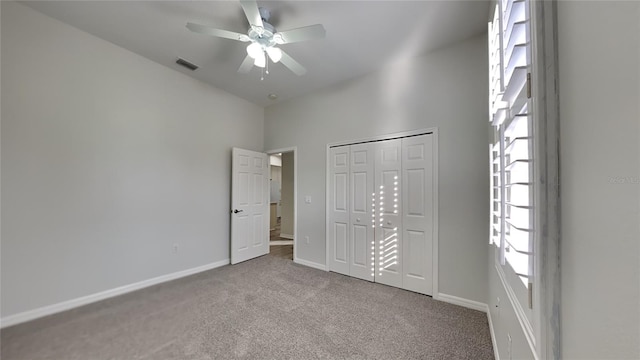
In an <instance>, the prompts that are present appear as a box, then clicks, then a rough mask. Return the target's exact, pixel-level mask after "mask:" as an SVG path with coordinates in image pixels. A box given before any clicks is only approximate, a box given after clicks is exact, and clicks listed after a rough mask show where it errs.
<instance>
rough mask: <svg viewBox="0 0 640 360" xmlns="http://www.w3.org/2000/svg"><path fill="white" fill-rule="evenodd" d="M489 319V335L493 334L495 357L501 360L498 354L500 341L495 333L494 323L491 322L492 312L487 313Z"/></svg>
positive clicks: (492, 342)
mask: <svg viewBox="0 0 640 360" xmlns="http://www.w3.org/2000/svg"><path fill="white" fill-rule="evenodd" d="M487 310H488V309H487ZM487 318H488V319H489V333H491V344H492V345H493V357H494V358H495V359H496V360H500V353H499V352H498V340H496V333H495V332H494V331H493V321H491V310H488V311H487Z"/></svg>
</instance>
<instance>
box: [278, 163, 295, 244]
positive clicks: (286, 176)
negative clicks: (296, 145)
mask: <svg viewBox="0 0 640 360" xmlns="http://www.w3.org/2000/svg"><path fill="white" fill-rule="evenodd" d="M281 215H282V219H281V221H282V222H281V223H280V234H285V235H292V236H293V235H295V234H294V233H293V152H288V153H283V154H282V214H281Z"/></svg>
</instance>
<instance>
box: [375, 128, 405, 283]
mask: <svg viewBox="0 0 640 360" xmlns="http://www.w3.org/2000/svg"><path fill="white" fill-rule="evenodd" d="M401 146H402V140H401V139H395V140H386V141H381V142H378V143H375V154H376V155H375V157H376V162H375V166H374V172H375V185H374V187H375V193H376V202H375V208H374V210H375V215H376V217H375V218H376V222H377V224H376V228H375V244H376V248H377V249H376V252H377V254H376V255H377V256H376V272H375V281H376V282H379V283H381V284H386V285H391V286H395V287H400V288H401V287H402V256H401V255H402V241H401V235H402V214H401V212H400V209H401V206H402V198H401V196H400V194H401V192H402V189H401V187H400V186H399V185H400V175H401V174H400V173H401V168H402V157H401V151H402V148H401Z"/></svg>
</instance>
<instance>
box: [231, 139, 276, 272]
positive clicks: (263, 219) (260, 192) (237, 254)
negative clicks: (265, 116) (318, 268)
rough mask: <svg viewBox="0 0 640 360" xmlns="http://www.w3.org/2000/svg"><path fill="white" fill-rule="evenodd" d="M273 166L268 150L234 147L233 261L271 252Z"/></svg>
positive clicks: (232, 199) (232, 166) (232, 183)
mask: <svg viewBox="0 0 640 360" xmlns="http://www.w3.org/2000/svg"><path fill="white" fill-rule="evenodd" d="M268 172H269V166H268V164H267V154H263V153H259V152H255V151H250V150H244V149H239V148H233V151H232V165H231V173H232V181H231V263H232V264H237V263H239V262H241V261H245V260H249V259H253V258H255V257H258V256H261V255H266V254H268V253H269V173H268Z"/></svg>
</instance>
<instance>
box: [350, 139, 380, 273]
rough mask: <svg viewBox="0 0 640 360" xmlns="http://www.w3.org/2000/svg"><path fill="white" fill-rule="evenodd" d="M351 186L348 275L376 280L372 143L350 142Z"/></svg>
mask: <svg viewBox="0 0 640 360" xmlns="http://www.w3.org/2000/svg"><path fill="white" fill-rule="evenodd" d="M349 148H350V159H351V166H350V169H349V170H350V171H349V173H350V175H351V176H350V182H349V183H350V186H349V200H350V201H349V210H350V217H349V223H350V226H349V235H350V238H349V239H350V246H349V275H351V276H353V277H357V278H360V279H364V280H369V281H373V280H374V270H375V268H374V249H373V246H374V244H373V240H374V238H373V234H374V228H373V226H372V225H375V219H374V218H373V217H372V212H371V208H372V202H373V165H374V156H373V151H372V149H373V144H371V143H366V144H358V145H351V146H349Z"/></svg>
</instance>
